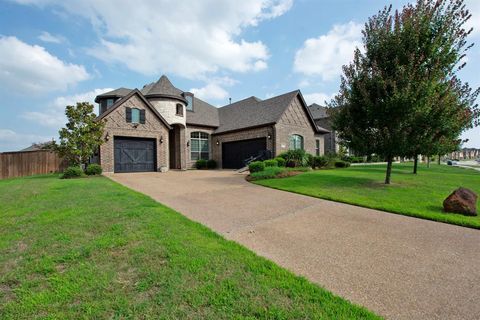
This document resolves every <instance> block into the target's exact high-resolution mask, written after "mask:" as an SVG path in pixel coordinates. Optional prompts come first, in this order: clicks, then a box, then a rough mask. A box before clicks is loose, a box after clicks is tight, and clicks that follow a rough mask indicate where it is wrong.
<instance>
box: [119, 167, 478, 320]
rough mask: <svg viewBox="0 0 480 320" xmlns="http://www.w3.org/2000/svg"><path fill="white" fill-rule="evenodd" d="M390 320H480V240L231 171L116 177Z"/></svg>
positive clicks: (466, 232)
mask: <svg viewBox="0 0 480 320" xmlns="http://www.w3.org/2000/svg"><path fill="white" fill-rule="evenodd" d="M110 177H111V178H112V179H113V180H115V181H118V182H120V183H122V184H124V185H126V186H128V187H130V188H132V189H135V190H137V191H140V192H143V193H145V194H147V195H149V196H151V197H152V198H154V199H155V200H157V201H159V202H161V203H163V204H165V205H167V206H169V207H171V208H173V209H175V210H177V211H179V212H181V213H182V214H184V215H185V216H187V217H189V218H190V219H192V220H195V221H198V222H200V223H202V224H204V225H206V226H208V227H210V228H211V229H213V230H215V231H217V232H219V233H221V234H222V235H224V236H225V237H226V238H227V239H231V240H235V241H237V242H239V243H241V244H243V245H245V246H246V247H248V248H250V249H251V250H253V251H255V252H257V253H258V254H259V255H262V256H264V257H266V258H268V259H270V260H272V261H275V262H276V263H278V264H279V265H281V266H283V267H285V268H287V269H290V270H292V271H293V272H295V273H297V274H300V275H303V276H305V277H307V278H308V279H310V280H312V281H314V282H316V283H318V284H320V285H321V286H323V287H325V288H327V289H328V290H330V291H332V292H334V293H335V294H338V295H340V296H342V297H344V298H346V299H348V300H350V301H352V302H354V303H356V304H360V305H363V306H365V307H367V308H368V309H370V310H372V311H374V312H376V313H377V314H380V315H383V316H385V317H387V318H389V319H480V301H479V299H480V231H479V230H473V229H468V228H463V227H458V226H453V225H448V224H443V223H438V222H432V221H427V220H421V219H416V218H411V217H406V216H401V215H395V214H390V213H386V212H382V211H377V210H371V209H366V208H360V207H355V206H351V205H346V204H341V203H336V202H331V201H326V200H321V199H316V198H311V197H307V196H302V195H298V194H294V193H289V192H284V191H278V190H273V189H268V188H264V187H261V186H257V185H254V184H250V183H248V182H246V181H245V180H244V176H243V175H240V174H235V173H234V172H231V171H186V172H179V171H170V172H167V173H136V174H114V175H112V176H110Z"/></svg>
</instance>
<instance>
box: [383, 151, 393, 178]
mask: <svg viewBox="0 0 480 320" xmlns="http://www.w3.org/2000/svg"><path fill="white" fill-rule="evenodd" d="M392 160H393V157H392V156H388V157H387V174H386V175H385V184H390V176H391V175H392Z"/></svg>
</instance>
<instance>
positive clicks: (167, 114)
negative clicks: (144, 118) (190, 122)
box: [148, 98, 186, 126]
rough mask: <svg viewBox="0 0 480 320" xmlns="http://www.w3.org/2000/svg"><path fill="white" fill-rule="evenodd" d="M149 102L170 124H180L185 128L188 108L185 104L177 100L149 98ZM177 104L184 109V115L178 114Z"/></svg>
mask: <svg viewBox="0 0 480 320" xmlns="http://www.w3.org/2000/svg"><path fill="white" fill-rule="evenodd" d="M148 101H149V102H150V103H151V104H152V105H153V106H154V107H155V109H157V111H158V113H160V114H161V115H162V117H163V118H164V119H165V121H167V122H168V124H174V123H179V124H182V125H183V126H185V122H186V121H185V119H186V106H185V103H183V102H180V101H178V100H175V99H166V98H149V99H148ZM177 104H180V105H181V106H182V108H183V112H182V115H178V114H177Z"/></svg>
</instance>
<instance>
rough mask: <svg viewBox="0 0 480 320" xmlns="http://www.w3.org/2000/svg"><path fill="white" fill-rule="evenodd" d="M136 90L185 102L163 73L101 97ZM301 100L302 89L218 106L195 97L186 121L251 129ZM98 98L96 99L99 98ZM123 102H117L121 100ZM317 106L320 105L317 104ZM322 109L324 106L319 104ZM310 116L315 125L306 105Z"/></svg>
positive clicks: (223, 128)
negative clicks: (268, 97)
mask: <svg viewBox="0 0 480 320" xmlns="http://www.w3.org/2000/svg"><path fill="white" fill-rule="evenodd" d="M132 91H137V92H139V93H141V94H142V95H143V96H144V97H147V98H148V97H168V98H175V99H178V100H181V101H183V102H185V103H186V100H185V97H184V92H183V91H182V90H180V89H178V88H176V87H174V86H173V84H172V83H171V82H170V80H169V79H168V78H167V77H166V76H165V75H163V76H162V77H160V79H159V80H158V81H157V82H153V83H150V84H148V85H145V86H144V87H143V88H142V89H141V90H136V89H135V90H132V89H127V88H119V89H116V90H113V91H110V92H107V93H104V94H102V95H99V96H97V99H98V98H99V97H107V96H108V97H110V96H113V95H115V97H120V98H122V97H125V96H126V95H129V94H131V93H132ZM297 95H298V96H299V97H300V99H301V100H302V103H303V105H304V106H306V104H305V102H304V100H303V97H302V95H301V93H300V91H299V90H295V91H292V92H288V93H285V94H282V95H279V96H276V97H272V98H270V99H266V100H261V99H259V98H257V97H254V96H252V97H249V98H246V99H243V100H240V101H237V102H235V103H232V104H229V105H226V106H223V107H221V108H216V107H214V106H212V105H211V104H209V103H207V102H205V101H203V100H201V99H198V98H196V97H194V102H193V103H194V106H193V111H187V113H186V123H187V124H190V125H199V126H209V127H215V128H217V129H216V130H215V133H224V132H228V131H234V130H239V129H243V128H250V127H255V126H261V125H267V124H273V123H276V122H277V121H278V120H279V119H280V117H281V116H282V114H283V113H284V112H285V110H286V109H287V108H288V107H289V105H290V103H291V102H292V100H293V99H294V98H295V97H297ZM97 99H96V100H97ZM119 102H120V101H117V103H119ZM317 106H318V105H317ZM318 107H320V108H323V107H321V106H318ZM306 111H307V113H308V116H309V118H310V120H311V121H312V124H313V125H315V124H314V121H313V119H314V118H315V117H313V118H312V109H311V108H306ZM315 129H316V131H317V132H323V133H327V132H329V131H328V130H326V129H324V128H322V127H320V126H318V125H315Z"/></svg>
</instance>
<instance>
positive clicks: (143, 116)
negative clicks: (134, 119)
mask: <svg viewBox="0 0 480 320" xmlns="http://www.w3.org/2000/svg"><path fill="white" fill-rule="evenodd" d="M140 123H141V124H144V123H145V110H140Z"/></svg>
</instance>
